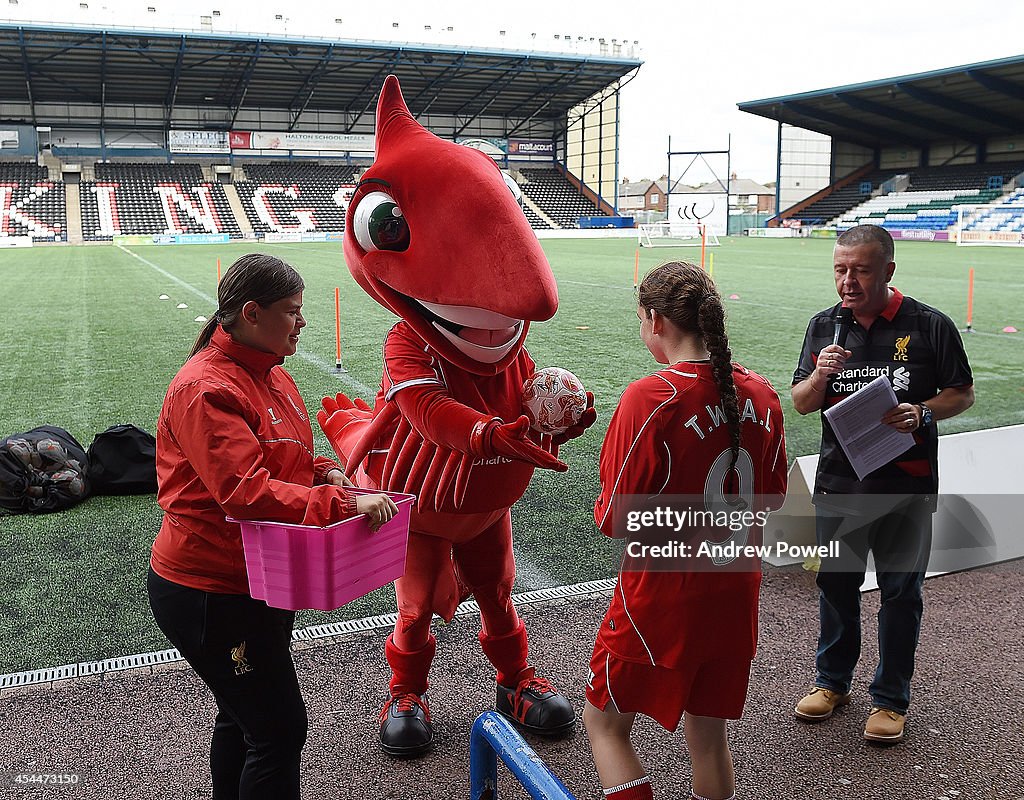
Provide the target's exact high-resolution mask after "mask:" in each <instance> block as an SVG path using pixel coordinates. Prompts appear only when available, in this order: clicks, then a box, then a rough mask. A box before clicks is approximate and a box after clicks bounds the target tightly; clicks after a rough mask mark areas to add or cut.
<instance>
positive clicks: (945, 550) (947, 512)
mask: <svg viewBox="0 0 1024 800" xmlns="http://www.w3.org/2000/svg"><path fill="white" fill-rule="evenodd" d="M1022 453H1024V425H1012V426H1009V427H1005V428H992V429H989V430H984V431H970V432H968V433H954V434H950V435H949V436H940V437H939V503H938V509H937V511H936V512H935V517H934V520H933V536H932V555H931V560H930V561H929V573H928V574H929V575H941V574H944V573H946V572H953V571H959V570H964V569H972V568H974V567H981V566H985V565H986V564H995V563H998V562H1000V561H1009V560H1011V559H1015V558H1022V557H1024V535H1022V534H1021V528H1022V525H1021V515H1022V513H1024V478H1022V475H1024V456H1022ZM817 465H818V456H816V455H813V456H801V457H800V458H798V459H797V460H796V461H795V462H794V463H793V466H792V467H791V468H790V470H789V491H788V492H787V494H786V502H785V504H783V506H782V508H781V509H780V510H779V512H778V514H777V515H773V516H772V517H769V519H768V524H767V525H766V526H765V532H764V540H765V544H767V545H772V546H774V545H775V544H776V543H777V542H780V541H784V542H787V543H789V544H797V545H813V544H815V535H814V507H813V506H812V505H811V492H812V490H813V489H814V473H815V470H816V468H817ZM773 520H774V522H775V524H774V525H773ZM767 560H768V562H769V563H771V564H773V565H775V566H782V565H785V564H794V563H797V561H798V559H781V560H777V559H771V558H770V559H767ZM865 588H873V583H872V584H871V585H870V586H869V585H868V584H866V585H865Z"/></svg>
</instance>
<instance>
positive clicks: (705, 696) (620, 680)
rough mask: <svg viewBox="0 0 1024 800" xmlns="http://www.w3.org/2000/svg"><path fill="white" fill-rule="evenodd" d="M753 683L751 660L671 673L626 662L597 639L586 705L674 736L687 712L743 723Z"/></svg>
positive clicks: (694, 666) (701, 665)
mask: <svg viewBox="0 0 1024 800" xmlns="http://www.w3.org/2000/svg"><path fill="white" fill-rule="evenodd" d="M749 681H750V660H749V659H720V660H717V661H696V662H694V663H693V664H688V665H687V666H686V668H684V669H668V668H667V667H655V666H652V665H650V664H638V663H636V662H633V661H622V660H621V659H618V658H616V657H615V656H614V655H613V654H611V653H610V652H608V650H606V649H605V647H604V645H602V644H601V641H600V640H598V642H597V644H595V645H594V655H593V657H592V658H591V660H590V679H589V680H588V681H587V700H588V701H590V704H591V705H592V706H594V707H596V708H598V709H600V710H601V711H604V710H605V708H606V707H607V706H608V704H609V703H612V704H613V707H614V708H616V709H618V710H619V711H620V712H622V713H623V714H630V713H633V712H637V713H640V714H644V715H646V716H648V717H650V718H651V719H653V720H654V721H655V722H657V723H658V724H659V725H661V726H662V727H663V728H665V729H666V730H668V731H675V729H676V728H678V727H679V720H681V719H682V718H683V712H684V711H685V712H688V713H690V714H694V715H695V716H698V717H718V718H719V719H739V718H740V716H741V715H742V714H743V703H744V701H745V700H746V699H747V684H748V683H749Z"/></svg>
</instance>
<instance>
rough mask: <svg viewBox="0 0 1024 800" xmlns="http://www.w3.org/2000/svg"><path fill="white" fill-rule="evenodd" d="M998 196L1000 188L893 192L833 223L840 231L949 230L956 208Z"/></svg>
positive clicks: (847, 213)
mask: <svg viewBox="0 0 1024 800" xmlns="http://www.w3.org/2000/svg"><path fill="white" fill-rule="evenodd" d="M999 194H1000V192H999V190H997V189H966V190H961V191H957V190H948V191H945V190H941V191H940V190H932V191H924V192H890V193H889V194H886V195H882V196H880V197H873V198H871V199H870V200H867V201H865V202H863V203H861V204H860V205H859V206H855V207H854V208H852V209H851V210H849V211H847V212H846V213H845V214H843V215H842V216H840V217H838V218H837V219H836V220H834V221H833V223H832V224H834V225H835V226H836V227H837V228H838V229H840V230H845V229H846V228H852V227H853V226H854V225H867V224H870V225H881V226H882V227H884V228H921V229H927V230H935V231H937V230H946V229H947V228H949V227H950V226H952V225H954V224H956V216H957V212H956V208H955V207H956V206H958V205H981V204H984V203H988V202H991V201H992V200H993V199H994V198H996V197H998V196H999Z"/></svg>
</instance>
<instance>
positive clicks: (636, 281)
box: [633, 250, 640, 292]
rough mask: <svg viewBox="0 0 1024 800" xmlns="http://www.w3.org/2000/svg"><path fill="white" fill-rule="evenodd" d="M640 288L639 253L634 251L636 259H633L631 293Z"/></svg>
mask: <svg viewBox="0 0 1024 800" xmlns="http://www.w3.org/2000/svg"><path fill="white" fill-rule="evenodd" d="M639 286H640V251H639V250H637V251H636V258H634V259H633V291H634V292H635V291H636V290H637V288H638V287H639Z"/></svg>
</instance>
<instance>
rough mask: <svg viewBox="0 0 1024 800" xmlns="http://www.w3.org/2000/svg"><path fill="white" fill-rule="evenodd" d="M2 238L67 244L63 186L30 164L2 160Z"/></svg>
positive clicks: (42, 169)
mask: <svg viewBox="0 0 1024 800" xmlns="http://www.w3.org/2000/svg"><path fill="white" fill-rule="evenodd" d="M0 223H2V224H0V236H13V237H19V236H29V237H31V238H32V240H33V241H37V242H64V241H67V229H68V220H67V209H66V207H65V204H64V184H63V183H62V182H61V181H51V180H50V177H49V172H48V170H47V169H46V167H40V166H37V165H36V164H35V163H34V162H31V161H0Z"/></svg>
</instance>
